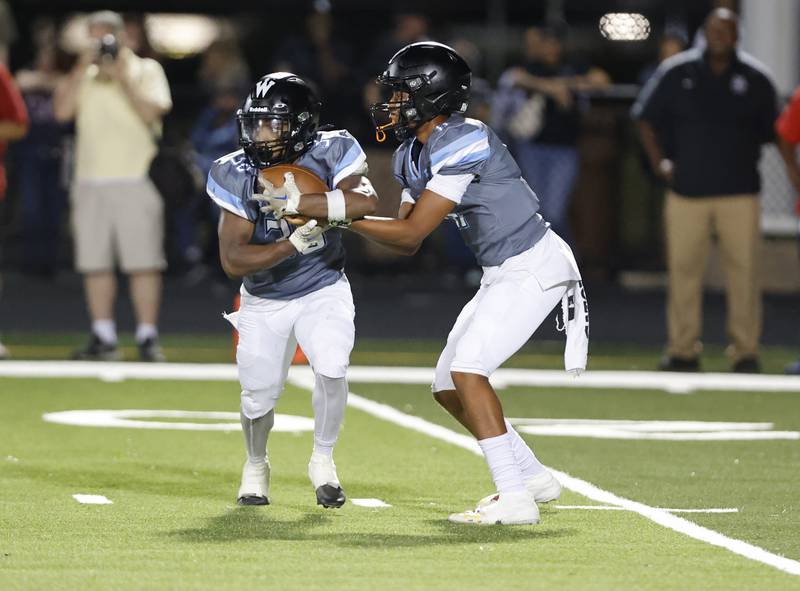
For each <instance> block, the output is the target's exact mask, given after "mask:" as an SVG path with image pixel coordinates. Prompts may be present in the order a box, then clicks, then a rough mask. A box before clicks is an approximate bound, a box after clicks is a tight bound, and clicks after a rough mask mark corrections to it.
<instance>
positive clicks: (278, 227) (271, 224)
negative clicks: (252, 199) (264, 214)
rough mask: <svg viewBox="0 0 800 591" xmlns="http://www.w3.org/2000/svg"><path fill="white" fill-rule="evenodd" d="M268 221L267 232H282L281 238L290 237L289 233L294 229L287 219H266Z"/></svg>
mask: <svg viewBox="0 0 800 591" xmlns="http://www.w3.org/2000/svg"><path fill="white" fill-rule="evenodd" d="M266 222H267V234H269V233H270V232H272V231H276V232H280V234H281V238H288V237H289V234H291V233H292V229H291V228H290V227H289V222H287V221H286V220H266Z"/></svg>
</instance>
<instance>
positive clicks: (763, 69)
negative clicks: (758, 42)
mask: <svg viewBox="0 0 800 591" xmlns="http://www.w3.org/2000/svg"><path fill="white" fill-rule="evenodd" d="M736 57H738V58H739V61H740V62H742V63H743V64H745V65H746V66H749V67H750V68H752V69H753V70H755V71H756V72H758V73H759V74H761V75H762V76H764V78H766V79H767V81H768V82H769V83H770V84H772V87H773V88H777V87H778V86H777V85H776V84H775V74H773V72H772V70H771V69H770V68H769V66H767V65H766V64H765V63H764V62H762V61H761V60H759V59H758V58H757V57H755V56H754V55H752V54H750V53H747V52H746V51H743V50H741V49H739V50H737V51H736Z"/></svg>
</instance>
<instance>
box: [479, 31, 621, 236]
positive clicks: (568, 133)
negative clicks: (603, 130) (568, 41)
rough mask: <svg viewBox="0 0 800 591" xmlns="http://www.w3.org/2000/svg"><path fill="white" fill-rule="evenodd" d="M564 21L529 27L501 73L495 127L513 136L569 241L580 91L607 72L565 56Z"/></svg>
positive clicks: (603, 81)
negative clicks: (515, 58)
mask: <svg viewBox="0 0 800 591" xmlns="http://www.w3.org/2000/svg"><path fill="white" fill-rule="evenodd" d="M566 33H567V29H566V25H564V24H563V23H557V24H552V25H549V26H547V27H544V28H542V29H536V28H531V29H528V30H527V31H526V32H525V54H524V55H525V57H524V60H523V62H522V63H521V64H519V65H517V66H515V67H513V68H511V69H509V70H507V71H506V72H505V73H503V75H502V76H501V77H500V81H499V89H498V101H497V103H496V111H495V121H494V124H495V126H496V127H499V128H500V129H502V130H504V133H505V134H506V135H507V136H508V137H509V139H510V140H511V144H512V146H513V150H514V154H515V156H516V159H517V162H518V163H519V166H520V168H521V169H522V176H523V177H524V178H525V180H526V181H527V182H528V184H530V185H531V187H532V188H533V190H534V191H535V192H536V195H537V196H538V197H539V199H540V204H541V213H542V215H543V216H544V217H545V219H547V220H548V221H550V223H551V225H552V226H553V229H554V230H555V231H556V233H557V234H559V235H560V236H563V237H564V239H565V240H567V241H569V236H570V232H569V229H568V223H567V212H568V208H569V203H570V197H571V194H572V189H573V187H574V185H575V180H576V178H577V175H578V165H579V155H578V147H577V143H578V136H579V135H580V121H581V104H580V103H581V101H580V98H581V97H580V93H582V92H586V91H590V90H595V89H599V88H604V87H606V86H608V84H609V83H610V81H609V78H608V75H607V74H606V73H605V72H603V71H602V70H599V69H597V68H585V67H582V66H580V65H578V64H575V63H572V62H570V61H568V60H567V59H566V58H565V56H564V39H565V37H566Z"/></svg>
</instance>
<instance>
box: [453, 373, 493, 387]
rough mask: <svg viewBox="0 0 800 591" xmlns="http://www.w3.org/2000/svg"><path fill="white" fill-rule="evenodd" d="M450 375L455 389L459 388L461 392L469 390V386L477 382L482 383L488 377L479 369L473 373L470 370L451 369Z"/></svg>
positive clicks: (486, 380) (487, 379)
mask: <svg viewBox="0 0 800 591" xmlns="http://www.w3.org/2000/svg"><path fill="white" fill-rule="evenodd" d="M450 376H451V377H452V378H453V383H454V384H455V386H456V390H460V391H462V392H463V391H466V390H469V389H470V388H471V387H473V386H475V385H477V384H482V383H484V382H488V381H489V378H488V377H487V376H486V375H483V373H482V372H480V370H476V371H475V372H474V373H473V372H472V371H463V370H458V369H453V370H451V371H450Z"/></svg>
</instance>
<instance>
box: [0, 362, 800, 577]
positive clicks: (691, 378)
mask: <svg viewBox="0 0 800 591" xmlns="http://www.w3.org/2000/svg"><path fill="white" fill-rule="evenodd" d="M432 373H433V372H432V370H430V369H421V368H401V367H391V368H380V367H352V368H350V371H349V372H348V379H349V381H350V382H351V383H356V382H374V383H409V384H419V383H430V378H431V377H432ZM311 375H312V374H311V369H310V368H308V367H298V366H295V367H293V368H292V371H291V372H290V375H289V380H290V381H291V382H292V383H295V384H297V385H298V386H300V387H303V388H306V389H310V388H312V387H313V380H311V379H310V378H311ZM0 376H16V377H99V378H103V377H104V378H106V379H108V378H109V377H110V378H112V379H125V378H138V379H183V380H186V379H190V380H231V379H236V368H235V366H233V365H203V364H160V365H159V364H153V365H149V364H140V363H107V364H105V363H92V362H50V361H45V362H30V361H27V362H25V361H12V362H2V363H0ZM496 376H497V382H498V384H499V383H504V384H507V385H526V386H569V387H573V388H574V387H589V388H634V389H638V388H650V389H656V390H668V391H686V392H688V391H692V390H698V389H706V390H739V391H757V392H765V391H768V392H800V378H796V377H784V376H758V375H754V376H747V375H736V376H733V375H727V374H697V375H686V376H684V375H680V374H678V375H672V374H664V373H658V372H587V373H586V374H584V375H583V376H582V377H580V378H577V379H575V378H572V377H571V376H569V375H567V374H565V373H563V372H558V371H537V370H515V369H508V370H498V371H497V372H496ZM423 380H424V381H423ZM348 402H349V404H350V406H352V407H353V408H356V409H358V410H361V411H363V412H366V413H368V414H370V415H372V416H374V417H377V418H380V419H383V420H385V421H388V422H391V423H394V424H396V425H399V426H401V427H404V428H407V429H411V430H413V431H417V432H419V433H423V434H425V435H428V436H429V437H434V438H436V439H439V440H441V441H445V442H447V443H451V444H453V445H456V446H458V447H461V448H462V449H465V450H467V451H470V452H472V453H474V454H477V455H482V454H481V451H480V448H479V447H478V444H477V443H476V441H475V440H474V439H473V438H472V437H468V436H466V435H463V434H460V433H456V432H455V431H452V430H450V429H447V428H446V427H442V426H441V425H437V424H435V423H431V422H430V421H426V420H425V419H422V418H420V417H415V416H411V415H408V414H406V413H404V412H401V411H399V410H397V409H396V408H394V407H392V406H389V405H387V404H382V403H379V402H375V401H374V400H370V399H368V398H364V397H362V396H358V395H357V394H352V393H351V394H350V397H349V401H348ZM552 472H553V474H554V475H555V476H556V477H557V478H558V480H559V481H560V482H561V484H562V486H564V487H565V488H568V489H569V490H571V491H573V492H576V493H578V494H580V495H581V496H584V497H586V498H588V499H591V500H593V501H595V502H598V503H602V504H605V505H615V506H618V507H620V508H622V509H627V510H629V511H633V512H635V513H638V514H639V515H642V516H643V517H646V518H647V519H649V520H651V521H653V522H655V523H657V524H659V525H662V526H664V527H667V528H669V529H672V530H674V531H676V532H679V533H682V534H684V535H687V536H689V537H691V538H694V539H696V540H700V541H702V542H706V543H708V544H711V545H714V546H719V547H721V548H725V549H726V550H729V551H731V552H733V553H735V554H738V555H740V556H743V557H745V558H748V559H750V560H754V561H757V562H761V563H763V564H767V565H769V566H772V567H774V568H777V569H778V570H781V571H783V572H786V573H789V574H793V575H800V562H798V561H796V560H792V559H789V558H786V557H783V556H779V555H777V554H773V553H771V552H768V551H767V550H764V549H763V548H759V547H758V546H754V545H752V544H748V543H747V542H743V541H741V540H736V539H733V538H729V537H727V536H725V535H723V534H721V533H719V532H716V531H714V530H711V529H708V528H706V527H702V526H700V525H697V524H696V523H692V522H691V521H687V520H686V519H683V518H682V517H678V516H676V515H673V514H672V513H670V512H669V511H666V510H664V509H660V508H658V507H650V506H649V505H645V504H644V503H639V502H637V501H632V500H630V499H626V498H624V497H620V496H618V495H615V494H614V493H612V492H609V491H606V490H603V489H601V488H599V487H597V486H595V485H594V484H591V483H590V482H587V481H585V480H581V479H580V478H575V477H574V476H570V475H569V474H567V473H565V472H560V471H558V470H552Z"/></svg>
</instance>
